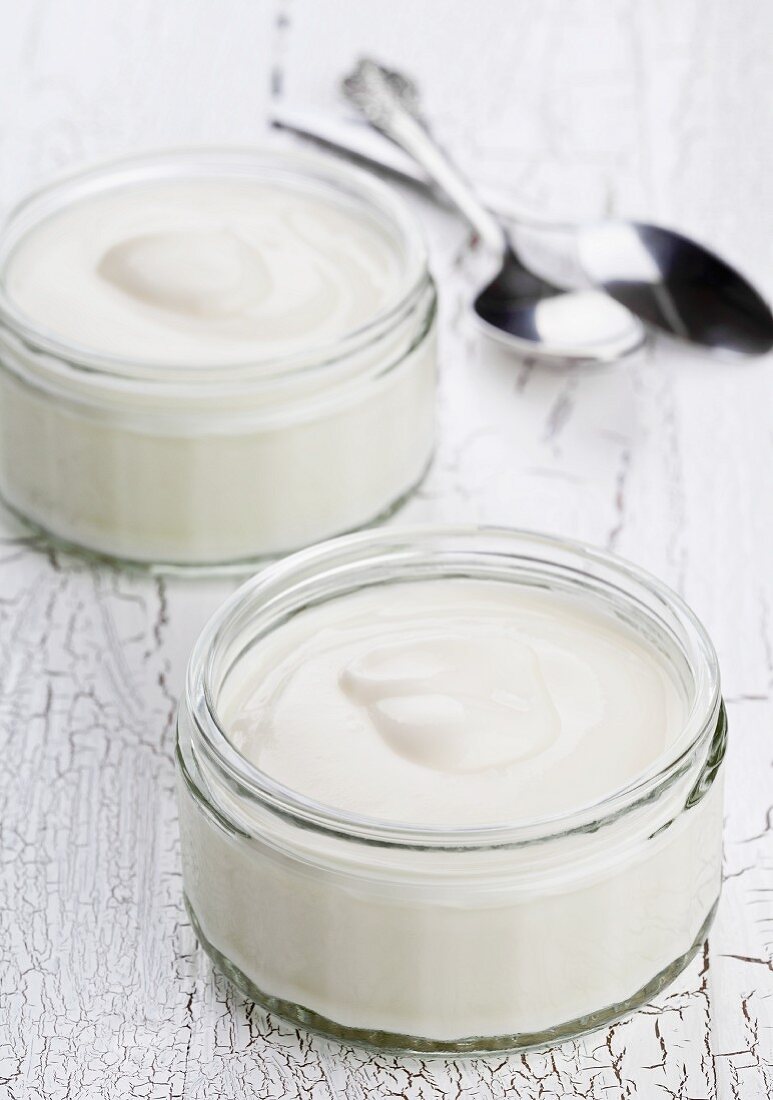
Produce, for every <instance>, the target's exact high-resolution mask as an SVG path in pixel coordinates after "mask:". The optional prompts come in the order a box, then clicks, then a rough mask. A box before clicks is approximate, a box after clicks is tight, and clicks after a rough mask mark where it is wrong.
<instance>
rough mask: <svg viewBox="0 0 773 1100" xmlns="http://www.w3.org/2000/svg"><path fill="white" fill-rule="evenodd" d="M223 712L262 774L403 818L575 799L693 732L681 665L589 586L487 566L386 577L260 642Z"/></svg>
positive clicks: (613, 783) (470, 820)
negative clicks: (511, 580) (514, 577)
mask: <svg viewBox="0 0 773 1100" xmlns="http://www.w3.org/2000/svg"><path fill="white" fill-rule="evenodd" d="M221 719H222V720H223V721H224V723H225V728H226V730H227V732H228V733H229V735H230V736H231V738H232V740H233V742H234V744H235V745H236V747H237V748H238V749H239V750H240V751H241V752H242V753H243V754H244V755H245V756H246V757H247V758H248V759H250V760H251V761H253V762H254V763H255V764H257V765H258V767H260V768H261V769H262V770H263V771H264V772H266V773H267V774H269V775H270V776H272V777H273V778H274V779H276V780H279V781H280V782H281V783H283V784H284V785H286V786H288V787H290V788H292V789H293V790H295V791H297V792H300V793H301V794H304V795H306V796H308V797H310V798H313V799H315V800H316V801H318V802H322V803H325V804H327V805H329V806H334V807H336V808H338V809H343V810H346V811H350V812H356V813H360V814H365V815H367V816H369V817H377V818H381V819H382V820H386V821H391V822H409V823H414V824H436V825H453V824H468V825H469V824H495V823H514V822H517V821H523V820H534V819H539V818H544V817H548V816H553V815H556V814H561V813H565V812H568V811H571V810H572V809H576V808H578V807H580V806H582V805H585V804H587V803H589V802H591V801H593V800H595V799H598V798H601V797H603V796H608V795H609V794H610V793H611V792H613V791H615V790H617V789H620V788H622V787H624V786H625V785H626V784H627V783H629V782H630V781H631V780H633V779H634V778H636V777H637V776H639V775H641V774H642V773H643V772H644V771H646V769H647V768H648V767H649V766H650V765H652V764H653V763H654V762H655V761H656V760H657V758H658V757H659V756H660V755H661V754H663V753H664V752H665V751H666V750H667V749H668V748H669V746H670V745H671V744H672V743H673V741H674V739H675V737H677V736H678V733H679V731H680V730H681V729H682V728H683V724H684V719H685V700H684V698H683V695H682V691H681V688H680V686H679V684H678V683H677V682H676V680H675V678H674V675H673V673H672V671H671V668H670V666H669V665H667V663H666V662H665V660H664V659H663V656H662V655H661V654H660V653H659V651H658V650H657V649H656V648H655V647H654V646H652V645H650V644H649V642H648V641H647V640H646V638H645V637H644V636H643V634H642V633H641V632H637V631H635V630H634V629H633V628H632V627H630V626H628V625H627V624H625V623H624V622H622V621H620V620H618V619H617V618H615V617H613V616H612V614H608V613H605V612H604V611H603V610H600V609H599V608H597V607H591V606H590V605H589V604H588V603H586V602H583V601H582V600H581V599H579V598H577V597H572V596H569V595H566V596H564V595H561V594H559V593H556V592H547V591H540V590H538V589H530V588H527V587H521V586H515V585H512V584H504V583H497V582H487V581H475V580H466V581H463V580H459V579H454V580H450V579H449V580H444V579H438V580H433V581H420V582H412V583H403V584H397V583H395V584H390V585H388V586H383V587H376V588H372V589H369V590H366V591H362V592H360V593H357V594H353V595H348V596H343V597H340V598H338V599H335V600H332V601H330V602H329V603H327V604H323V605H320V606H318V607H314V608H310V609H307V610H305V611H304V612H303V613H302V614H300V615H298V616H297V617H296V618H294V619H293V620H291V621H290V622H289V623H286V624H285V625H283V626H282V627H280V628H278V629H277V630H275V631H274V632H272V634H271V635H270V636H268V637H266V638H264V639H263V640H262V641H261V642H260V643H258V644H257V645H256V646H255V647H254V648H253V649H252V651H251V652H250V653H249V654H248V655H247V656H245V657H244V658H243V660H242V661H241V662H240V665H239V671H238V672H237V673H235V674H234V675H233V677H232V679H231V681H230V682H228V683H227V684H226V686H225V687H224V689H223V696H222V706H221Z"/></svg>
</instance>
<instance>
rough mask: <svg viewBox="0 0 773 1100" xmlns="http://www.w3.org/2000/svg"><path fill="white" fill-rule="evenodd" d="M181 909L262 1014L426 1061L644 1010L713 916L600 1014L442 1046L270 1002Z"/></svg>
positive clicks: (552, 1039) (548, 1036)
mask: <svg viewBox="0 0 773 1100" xmlns="http://www.w3.org/2000/svg"><path fill="white" fill-rule="evenodd" d="M717 900H718V899H717ZM185 907H186V909H187V911H188V916H189V918H190V921H191V924H192V925H193V930H194V932H195V933H196V937H197V939H198V940H199V943H200V944H201V946H202V947H203V948H204V950H205V952H206V953H207V955H208V956H209V958H210V960H211V961H212V963H213V964H214V966H215V967H216V969H217V970H219V971H220V973H221V974H224V975H225V977H226V978H228V980H229V981H230V982H231V983H232V984H233V985H234V986H235V987H236V988H237V989H238V990H239V992H240V993H242V994H243V995H244V996H245V997H248V998H249V999H250V1000H251V1001H253V1002H254V1003H255V1004H257V1005H258V1006H259V1007H260V1008H262V1009H263V1010H264V1011H266V1012H271V1013H273V1014H275V1015H276V1016H280V1017H282V1019H284V1020H286V1021H287V1022H288V1023H291V1024H293V1025H296V1026H299V1027H303V1028H305V1029H306V1030H307V1031H311V1032H314V1033H315V1034H316V1035H321V1036H323V1037H324V1038H326V1039H336V1040H338V1041H339V1042H341V1043H344V1044H346V1045H350V1046H356V1047H363V1048H365V1049H366V1050H371V1051H374V1052H377V1053H384V1052H390V1053H394V1054H407V1055H411V1054H413V1055H421V1056H422V1057H426V1056H428V1055H430V1056H431V1055H436V1056H439V1057H444V1056H445V1057H453V1056H454V1055H486V1054H494V1053H503V1052H504V1053H507V1052H513V1051H526V1050H534V1049H539V1048H541V1047H546V1046H555V1045H556V1044H558V1043H562V1042H565V1041H566V1040H567V1039H576V1038H578V1037H579V1036H581V1035H585V1034H586V1033H587V1032H590V1031H596V1030H597V1029H598V1028H600V1027H605V1026H607V1025H609V1024H612V1023H615V1022H617V1021H618V1020H620V1019H621V1018H622V1017H624V1016H627V1015H629V1014H630V1013H632V1012H635V1011H636V1010H637V1009H639V1008H641V1007H642V1006H643V1005H645V1004H647V1002H648V1001H651V1000H652V999H653V997H656V996H657V995H658V993H660V992H661V991H662V990H663V989H665V988H666V986H668V985H670V984H671V982H673V981H674V979H675V978H677V977H678V975H679V974H681V972H682V971H683V970H684V969H685V967H686V966H687V965H688V963H690V962H691V961H692V959H693V958H694V956H695V955H696V954H697V952H698V951H699V950H700V948H701V946H702V945H703V943H704V942H705V940H706V937H707V935H708V932H709V929H710V927H711V924H712V922H713V920H714V914H715V913H716V910H717V902H716V901H715V902H714V904H713V905H712V907H711V909H710V910H709V913H708V915H707V916H706V919H705V921H704V922H703V924H702V926H701V928H700V931H699V932H698V935H697V936H696V938H695V941H694V942H693V944H692V945H691V946H690V947H689V948H688V950H687V951H685V952H684V954H682V955H680V956H679V957H678V958H676V959H674V961H673V962H671V963H669V965H668V966H666V967H665V968H664V969H663V970H661V971H660V972H659V973H658V974H656V975H655V976H654V977H653V978H652V979H651V981H649V982H647V984H646V985H645V986H643V987H642V988H641V989H639V990H638V991H637V992H636V993H634V994H633V995H632V996H631V997H628V998H627V999H626V1000H624V1001H620V1002H618V1003H617V1004H613V1005H609V1006H607V1007H605V1008H600V1009H598V1010H597V1011H596V1012H591V1013H589V1014H588V1015H586V1016H581V1017H579V1018H577V1019H575V1020H569V1021H567V1022H566V1023H562V1024H558V1025H556V1026H555V1027H552V1028H548V1029H546V1030H545V1031H540V1032H522V1033H520V1034H517V1035H497V1036H493V1037H490V1038H487V1037H477V1036H476V1037H470V1038H464V1039H454V1040H450V1041H447V1042H446V1041H443V1040H438V1039H423V1038H421V1037H417V1036H413V1035H399V1034H396V1033H394V1032H386V1031H372V1030H369V1029H368V1028H354V1027H345V1026H344V1025H342V1024H337V1023H335V1022H334V1021H333V1020H328V1019H327V1018H326V1017H324V1016H320V1015H319V1013H317V1012H313V1011H312V1010H311V1009H308V1008H304V1007H303V1005H296V1004H293V1003H292V1002H290V1001H283V1000H281V999H280V998H278V997H272V996H271V995H270V994H267V993H264V992H263V991H262V990H260V989H258V988H257V986H256V985H255V984H254V983H253V982H251V981H250V979H249V978H248V977H247V976H246V975H245V974H243V973H242V971H241V970H239V968H238V967H236V966H234V964H233V963H232V962H230V961H229V959H227V958H226V957H225V955H223V954H222V953H221V952H220V951H219V950H218V949H217V948H216V947H214V946H213V944H211V943H210V942H209V940H208V939H207V937H206V936H205V935H204V933H203V932H202V930H201V926H200V925H199V922H198V920H197V919H196V914H195V913H194V911H193V908H192V906H191V904H190V902H189V901H188V899H187V897H186V898H185Z"/></svg>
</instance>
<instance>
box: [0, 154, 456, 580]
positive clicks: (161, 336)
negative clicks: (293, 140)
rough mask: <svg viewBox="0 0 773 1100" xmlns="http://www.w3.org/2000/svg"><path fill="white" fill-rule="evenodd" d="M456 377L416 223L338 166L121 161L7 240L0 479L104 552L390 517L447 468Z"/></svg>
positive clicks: (69, 184) (207, 557)
mask: <svg viewBox="0 0 773 1100" xmlns="http://www.w3.org/2000/svg"><path fill="white" fill-rule="evenodd" d="M435 369H436V365H435V292H434V287H433V284H432V280H431V278H430V276H429V274H428V272H427V267H426V254H425V251H424V247H423V243H422V241H421V237H420V235H419V232H418V230H417V228H416V226H415V225H414V223H413V221H412V220H411V218H410V216H409V215H408V214H407V212H406V211H405V210H404V209H403V207H402V204H401V203H400V202H399V200H397V199H396V198H395V197H394V196H393V195H392V194H391V193H390V192H389V191H388V189H387V188H385V187H384V186H383V185H382V184H380V183H379V182H378V181H376V180H373V179H370V178H369V177H368V176H366V175H365V174H364V173H361V172H358V171H356V170H354V169H350V168H348V167H345V166H341V165H339V164H337V163H331V162H329V161H327V160H326V159H325V158H321V157H307V156H298V155H293V154H290V153H276V152H275V153H269V152H264V153H261V152H257V151H255V152H253V151H249V150H247V151H245V150H230V151H229V150H218V151H208V152H207V151H202V152H187V153H186V152H181V153H174V154H166V155H163V156H161V155H159V156H151V157H146V158H136V159H132V160H127V161H119V162H115V163H114V164H113V165H109V166H107V167H104V168H100V169H94V170H91V171H87V172H85V173H83V174H81V175H80V176H76V177H73V178H72V179H70V180H67V181H64V182H62V183H59V184H55V185H52V187H51V188H49V189H46V190H44V191H43V192H40V193H39V194H38V195H35V196H33V197H32V198H30V199H29V200H27V202H25V203H23V204H22V205H21V206H20V207H19V208H18V209H17V210H16V211H15V212H14V213H13V214H12V215H11V217H10V219H9V221H8V222H7V224H6V226H5V228H4V230H3V231H2V233H0V491H1V492H2V494H3V496H4V497H5V499H6V501H7V502H8V503H9V504H10V505H11V506H12V507H13V508H15V509H16V510H17V511H18V512H20V513H21V514H22V515H23V516H25V517H26V518H27V519H29V520H32V521H33V522H34V523H35V524H37V525H39V526H40V527H42V528H44V529H45V530H46V531H47V532H48V533H50V534H52V535H54V536H56V537H58V538H59V539H62V540H65V541H66V542H68V543H73V544H76V545H78V546H80V547H85V548H87V549H89V550H93V551H97V552H99V553H102V554H107V555H110V556H113V557H118V558H124V559H129V560H132V561H136V562H141V563H145V564H152V565H162V566H165V565H174V566H177V565H193V566H209V565H228V564H232V563H234V562H240V561H243V560H249V559H254V558H258V557H266V556H272V555H276V554H279V553H283V552H286V551H288V550H293V549H297V548H298V547H300V546H304V545H306V544H308V543H310V542H313V541H315V540H318V539H320V538H325V537H327V536H330V535H332V534H336V533H340V532H343V531H347V530H351V529H354V528H357V527H360V526H363V525H365V524H369V523H372V522H373V521H374V520H376V519H377V518H379V517H381V516H383V515H385V514H386V513H388V512H389V511H391V510H392V509H394V508H395V507H396V506H397V505H398V504H399V503H400V502H401V501H402V500H403V499H404V498H405V496H406V495H407V494H408V493H409V492H410V491H411V490H412V489H413V487H414V486H415V485H416V484H417V482H418V481H419V480H420V478H421V477H422V475H423V473H424V471H425V470H426V468H427V465H428V462H429V459H430V455H431V452H432V445H433V435H434V396H435V385H436V379H435Z"/></svg>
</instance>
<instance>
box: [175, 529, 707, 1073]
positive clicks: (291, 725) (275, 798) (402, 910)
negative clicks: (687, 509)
mask: <svg viewBox="0 0 773 1100" xmlns="http://www.w3.org/2000/svg"><path fill="white" fill-rule="evenodd" d="M725 734H726V721H725V713H724V709H723V706H722V701H721V697H720V688H719V675H718V669H717V661H716V656H715V653H714V650H713V648H712V645H711V642H710V641H709V639H708V637H707V636H706V633H705V631H704V630H703V628H702V627H701V625H700V624H699V622H698V621H697V620H696V619H695V617H694V615H693V614H692V613H691V612H690V611H689V609H688V608H687V607H686V606H685V605H684V604H683V603H682V601H681V600H680V599H679V597H678V596H676V595H675V594H674V593H673V592H671V591H669V590H668V589H667V588H665V587H664V586H663V585H661V584H660V583H659V582H658V581H656V580H655V579H654V578H652V577H651V576H649V575H647V574H645V573H643V572H641V571H640V570H638V569H636V568H634V567H632V566H630V565H628V564H625V563H623V562H622V561H620V560H618V559H616V558H614V557H612V556H610V555H608V554H604V553H601V552H598V551H595V550H592V549H590V548H587V547H583V546H580V545H576V544H572V543H568V542H564V541H561V540H557V539H552V538H547V537H542V536H539V535H534V534H525V533H519V532H516V531H511V530H506V529H477V530H472V529H461V530H456V529H430V530H426V529H422V530H419V531H408V532H399V531H393V530H388V529H386V530H381V531H378V532H370V533H366V534H360V535H354V536H349V537H346V538H343V539H338V540H335V541H333V542H331V543H328V544H326V545H323V546H320V547H317V548H313V549H311V550H307V551H304V552H301V553H299V554H296V555H294V556H292V557H290V558H288V559H286V560H284V561H283V562H280V563H277V564H274V565H271V566H269V567H267V568H266V569H265V570H264V571H263V572H262V573H260V574H259V575H258V576H257V577H256V578H255V579H254V580H252V581H250V582H249V583H248V584H246V585H245V586H244V587H242V588H241V589H240V590H239V591H238V592H237V593H236V594H235V595H234V596H233V597H232V598H231V600H230V601H229V602H227V603H226V604H225V606H224V607H223V608H222V609H221V611H220V612H219V613H218V614H217V615H216V616H215V617H214V619H213V620H212V621H211V622H210V623H209V625H208V626H207V627H206V628H205V630H204V632H203V634H202V636H201V637H200V639H199V641H198V644H197V645H196V648H195V651H194V653H193V656H192V659H191V663H190V667H189V675H188V682H187V687H186V692H185V696H184V699H183V701H182V703H181V706H180V714H179V726H178V772H179V797H180V821H181V836H182V853H183V870H184V886H185V895H186V903H187V906H188V909H189V913H190V917H191V920H192V922H193V924H194V926H195V929H196V932H197V934H198V936H199V938H200V941H201V943H202V944H203V945H204V947H205V949H206V951H207V952H208V953H209V954H210V956H211V957H212V959H213V961H214V963H215V965H216V966H217V967H218V968H219V969H220V970H221V971H222V972H224V973H225V974H227V975H228V976H229V978H230V979H231V980H232V981H233V982H234V983H235V984H236V985H237V986H238V988H239V989H241V990H242V991H243V992H244V993H245V994H246V995H247V996H249V997H251V998H253V999H254V1000H256V1001H257V1002H258V1003H259V1004H261V1005H262V1006H263V1007H264V1008H266V1009H269V1010H271V1011H275V1012H277V1013H278V1014H280V1015H281V1016H284V1017H285V1018H286V1019H288V1020H290V1021H292V1022H294V1023H296V1024H300V1025H303V1026H306V1027H308V1028H311V1029H313V1030H317V1031H320V1032H322V1033H324V1034H327V1035H331V1036H335V1037H339V1038H341V1039H343V1040H346V1041H349V1042H355V1043H360V1044H364V1045H366V1046H370V1047H376V1048H386V1049H394V1050H403V1051H413V1052H437V1053H443V1052H445V1053H453V1052H486V1051H494V1050H505V1049H517V1048H525V1047H531V1046H535V1045H539V1044H542V1043H548V1042H551V1043H552V1042H556V1041H560V1040H561V1039H564V1038H567V1037H570V1036H574V1035H577V1034H580V1033H582V1032H584V1031H587V1030H590V1029H593V1028H596V1027H598V1026H601V1025H603V1024H606V1023H609V1022H610V1021H612V1020H614V1019H616V1018H617V1017H619V1016H621V1015H622V1014H624V1013H626V1012H628V1011H630V1010H632V1009H635V1008H636V1007H637V1006H639V1005H641V1004H643V1003H644V1002H646V1001H647V1000H649V999H650V998H651V997H653V996H654V995H655V994H657V993H658V992H659V991H660V990H661V989H662V988H664V987H665V986H666V985H667V984H668V983H669V982H670V981H671V980H672V979H673V978H674V977H675V976H676V975H677V974H679V972H680V971H681V970H682V969H683V968H684V967H685V966H686V964H687V962H688V961H689V960H690V958H691V957H692V956H693V954H694V953H695V952H696V950H697V949H698V948H699V946H700V945H701V943H702V942H703V940H704V938H705V936H706V933H707V930H708V928H709V925H710V923H711V920H712V917H713V914H714V910H715V907H716V904H717V899H718V895H719V889H720V880H721V849H722V843H721V838H722V761H723V756H724V747H725Z"/></svg>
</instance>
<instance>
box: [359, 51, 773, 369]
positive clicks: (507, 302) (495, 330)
mask: <svg viewBox="0 0 773 1100" xmlns="http://www.w3.org/2000/svg"><path fill="white" fill-rule="evenodd" d="M344 91H345V94H346V95H347V97H348V98H349V99H350V100H351V101H352V102H353V103H355V105H356V106H358V107H359V109H360V110H361V111H362V112H363V113H364V114H365V116H366V118H368V120H369V121H370V123H371V125H373V126H374V127H375V128H376V129H377V130H379V131H380V132H381V133H382V134H385V135H386V136H387V137H389V138H391V140H392V141H393V142H395V143H396V144H398V145H399V146H400V147H401V148H402V149H403V150H405V152H407V153H408V154H409V155H411V156H412V157H413V158H414V159H415V160H416V161H417V162H419V163H420V164H421V165H422V167H423V168H424V170H425V172H426V173H427V174H428V175H429V176H430V177H431V178H432V179H433V180H434V181H435V182H436V183H437V184H439V185H440V186H441V188H442V189H443V190H444V191H445V193H446V194H447V195H448V197H449V198H450V199H451V201H452V202H453V203H454V204H455V205H456V206H457V208H458V209H459V210H460V211H461V212H462V213H463V214H464V215H465V217H466V218H467V220H468V221H469V222H470V223H471V224H472V225H473V227H474V228H475V230H476V232H477V234H478V236H479V237H480V238H481V239H482V240H483V241H484V243H485V244H486V245H488V246H489V247H491V248H494V249H495V250H497V251H498V253H499V255H500V256H501V258H502V266H501V270H500V272H499V274H498V275H497V277H496V278H495V279H494V280H493V282H492V283H490V284H489V286H487V287H485V288H484V290H483V291H481V293H480V294H479V295H478V297H477V298H476V299H475V302H474V309H475V312H476V313H477V315H478V317H479V318H480V319H481V321H482V322H483V323H484V325H485V326H486V328H487V329H488V330H489V332H490V333H491V334H492V335H495V336H498V337H499V338H500V339H503V340H504V341H505V342H506V343H509V344H510V345H512V346H517V347H518V348H519V349H520V350H522V351H523V350H531V353H532V354H537V355H539V356H540V357H542V358H550V359H554V358H561V359H566V358H569V359H585V360H596V361H607V360H609V359H613V358H618V357H619V356H620V355H622V354H627V353H628V352H629V351H633V350H635V348H637V347H639V346H640V344H641V343H642V340H643V330H642V329H641V327H640V326H638V325H636V323H635V322H634V321H633V319H632V318H631V317H630V314H627V313H625V312H623V311H621V310H620V309H619V306H624V307H626V309H627V310H629V311H630V313H633V314H635V315H636V316H638V317H639V318H641V320H643V321H646V322H647V323H648V324H650V325H653V326H655V327H657V328H660V329H662V330H664V331H665V332H667V333H669V334H670V335H672V336H676V337H678V338H681V339H683V340H687V341H689V342H692V343H696V344H700V345H703V346H704V347H707V348H713V349H717V350H720V351H724V352H730V353H732V354H737V355H760V354H763V353H765V352H766V351H769V350H770V349H771V347H773V314H771V310H770V307H769V306H768V304H767V303H766V302H765V300H764V299H763V298H762V297H761V295H760V294H759V293H758V292H757V291H756V290H755V289H754V287H753V286H752V285H751V284H750V283H749V282H748V281H747V280H746V279H745V278H744V277H743V276H742V275H741V274H739V273H738V272H737V271H736V270H735V269H733V268H732V267H730V265H729V264H727V263H725V261H723V260H721V259H720V258H719V257H718V256H716V255H715V254H714V253H712V252H710V251H709V250H708V249H706V248H704V247H703V246H702V245H699V244H697V243H696V242H695V241H692V240H690V239H689V238H687V237H685V236H683V235H682V234H680V233H677V232H675V231H673V230H668V229H663V228H661V227H659V226H655V225H648V224H645V223H640V222H623V221H614V222H613V221H606V222H599V223H597V224H588V225H581V226H566V225H563V226H555V227H554V228H555V229H557V230H563V231H566V230H567V229H568V230H570V231H572V232H573V235H574V243H575V249H576V254H577V261H578V266H579V274H580V281H583V282H587V283H590V284H591V285H594V286H596V287H600V288H601V289H602V290H603V291H604V294H602V293H600V292H599V291H595V292H594V291H592V290H584V291H575V292H572V293H560V292H559V291H558V290H557V289H556V287H555V285H554V284H552V283H549V282H547V281H546V280H544V279H542V278H540V277H539V276H536V275H533V274H532V273H531V272H530V271H529V269H528V268H527V266H526V264H525V263H524V261H523V260H522V259H521V257H520V256H519V255H518V253H517V252H516V250H515V248H514V246H513V243H512V241H511V240H510V239H509V237H508V234H507V233H506V231H505V230H504V228H503V227H502V225H501V224H500V223H499V222H498V221H497V219H496V218H494V217H493V216H492V215H491V214H490V213H489V211H488V210H487V209H485V207H484V206H483V204H482V203H481V202H480V201H479V200H478V198H477V197H476V195H475V194H474V192H473V190H472V188H471V187H470V186H469V184H468V183H467V182H466V181H465V180H464V179H463V177H461V176H460V174H459V172H458V171H457V170H456V169H455V167H454V166H453V165H452V164H451V163H450V161H449V160H448V158H447V156H446V155H445V154H444V153H443V152H442V151H441V150H440V149H439V148H438V147H437V145H436V144H435V143H434V141H433V139H432V138H431V136H430V134H429V131H428V129H427V126H426V124H425V123H424V122H423V120H422V119H421V117H420V115H419V111H418V97H417V92H416V88H415V86H414V85H413V83H412V82H411V81H410V80H409V79H408V78H407V77H405V76H403V75H402V74H400V73H396V72H393V71H391V70H387V69H384V68H382V67H381V66H379V65H378V64H377V63H376V62H373V61H369V60H365V61H362V62H360V64H359V65H358V66H357V68H356V69H355V71H354V73H352V75H351V76H350V77H348V78H347V80H346V81H344ZM541 228H543V229H545V230H547V231H549V230H550V228H551V227H550V226H547V225H544V224H543V225H542V226H541ZM575 281H576V280H575ZM606 295H608V296H609V297H606ZM610 299H614V300H615V302H612V301H611V300H610ZM615 303H619V305H618V309H617V312H615Z"/></svg>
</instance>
